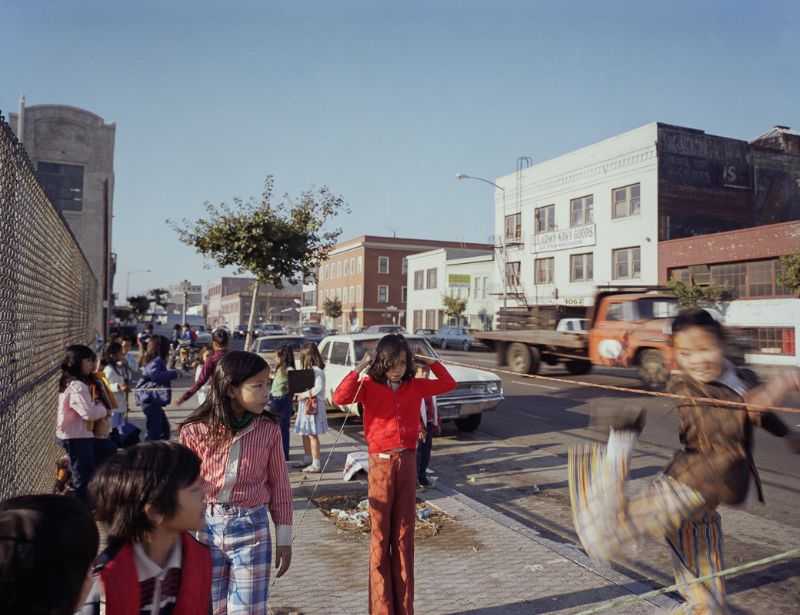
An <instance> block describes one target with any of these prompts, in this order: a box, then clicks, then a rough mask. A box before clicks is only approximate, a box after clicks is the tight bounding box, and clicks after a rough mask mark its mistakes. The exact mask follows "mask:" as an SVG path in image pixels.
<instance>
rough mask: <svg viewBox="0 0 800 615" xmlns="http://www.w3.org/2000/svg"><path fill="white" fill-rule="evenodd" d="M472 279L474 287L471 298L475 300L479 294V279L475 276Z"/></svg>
mask: <svg viewBox="0 0 800 615" xmlns="http://www.w3.org/2000/svg"><path fill="white" fill-rule="evenodd" d="M473 279H474V280H475V286H474V287H473V288H472V298H473V299H477V298H478V293H479V292H480V285H481V279H480V278H479V277H478V276H475V277H474V278H473Z"/></svg>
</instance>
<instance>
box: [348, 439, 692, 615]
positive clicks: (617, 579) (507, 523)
mask: <svg viewBox="0 0 800 615" xmlns="http://www.w3.org/2000/svg"><path fill="white" fill-rule="evenodd" d="M339 442H340V443H341V442H346V443H349V444H355V445H359V446H363V445H365V442H364V441H363V440H361V439H356V438H354V437H352V436H350V435H348V434H346V433H344V432H342V434H341V436H340V437H339ZM432 488H433V489H435V490H437V491H439V492H440V493H441V494H442V495H445V496H447V497H450V498H453V499H454V500H457V501H458V502H460V503H461V504H464V505H465V506H467V507H469V508H471V509H472V510H474V511H475V512H477V513H480V514H481V515H483V516H485V517H487V518H488V519H491V520H492V521H494V522H495V523H498V524H499V525H502V526H503V527H505V528H507V529H509V530H512V531H514V532H516V533H517V534H520V535H522V536H524V537H525V538H527V539H528V540H532V541H533V542H535V543H537V544H539V545H541V546H543V547H545V548H547V549H549V550H550V551H553V552H554V553H556V554H558V555H560V556H561V557H564V558H566V559H568V560H569V561H571V562H573V563H574V564H577V565H578V566H581V567H582V568H585V569H587V570H589V571H590V572H592V573H594V574H596V575H597V576H599V577H602V578H603V579H606V580H607V581H609V582H611V583H613V584H614V585H617V586H619V587H622V588H624V589H625V590H627V591H629V592H630V593H631V594H643V593H645V592H649V591H652V590H653V587H650V586H648V585H646V584H645V583H643V582H641V581H637V580H636V579H633V578H631V577H629V576H628V575H626V574H623V573H621V572H618V571H617V570H614V569H613V568H612V567H611V566H607V565H605V564H599V563H597V562H594V561H592V560H591V559H590V558H589V556H588V555H586V553H584V552H583V550H581V548H580V547H578V546H577V545H576V544H574V543H571V542H558V541H555V540H551V539H549V538H545V537H544V536H542V535H541V534H540V533H539V532H538V531H537V530H536V529H534V528H532V527H528V526H527V525H525V524H523V523H521V522H519V521H517V520H516V519H513V518H511V517H509V516H508V515H505V514H503V513H501V512H499V511H497V510H495V509H494V508H491V507H490V506H487V505H486V504H482V503H481V502H479V501H478V500H475V499H474V498H471V497H469V496H468V495H466V494H464V493H461V492H460V491H457V490H456V489H453V488H452V487H450V486H448V485H445V484H444V483H442V482H441V481H439V480H437V481H436V485H434V486H433V487H432ZM417 497H419V498H420V499H421V500H424V501H426V502H428V503H430V504H432V505H433V506H436V507H437V508H441V507H440V506H439V505H438V504H437V503H436V502H435V501H433V500H432V499H431V498H430V497H428V496H426V492H425V491H422V492H418V494H417ZM642 602H646V603H648V604H651V605H652V606H655V607H657V608H660V609H672V608H675V607H676V606H678V605H679V604H681V603H680V602H678V601H677V600H673V599H672V598H669V597H668V596H666V595H663V594H662V595H659V596H654V597H652V598H648V599H646V600H642Z"/></svg>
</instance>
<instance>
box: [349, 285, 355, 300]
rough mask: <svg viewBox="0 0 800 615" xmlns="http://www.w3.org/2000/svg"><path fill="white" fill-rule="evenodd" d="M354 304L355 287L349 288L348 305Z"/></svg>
mask: <svg viewBox="0 0 800 615" xmlns="http://www.w3.org/2000/svg"><path fill="white" fill-rule="evenodd" d="M355 302H356V288H355V286H351V287H350V303H355Z"/></svg>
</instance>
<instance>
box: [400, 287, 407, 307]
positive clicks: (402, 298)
mask: <svg viewBox="0 0 800 615" xmlns="http://www.w3.org/2000/svg"><path fill="white" fill-rule="evenodd" d="M400 302H401V303H408V286H402V287H401V288H400Z"/></svg>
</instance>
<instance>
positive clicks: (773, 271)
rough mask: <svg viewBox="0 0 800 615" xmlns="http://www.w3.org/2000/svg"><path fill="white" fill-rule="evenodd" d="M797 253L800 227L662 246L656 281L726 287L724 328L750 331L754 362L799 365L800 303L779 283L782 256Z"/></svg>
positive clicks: (763, 229)
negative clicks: (727, 297)
mask: <svg viewBox="0 0 800 615" xmlns="http://www.w3.org/2000/svg"><path fill="white" fill-rule="evenodd" d="M797 250H800V222H784V223H781V224H770V225H764V226H758V227H755V228H749V229H742V230H736V231H729V232H725V233H714V234H711V235H702V236H699V237H687V238H683V239H673V240H669V241H662V242H660V243H659V246H658V253H659V258H658V262H659V280H660V281H661V282H662V283H663V282H666V281H668V280H671V279H675V280H681V281H683V282H686V283H689V282H694V283H695V284H713V285H716V286H722V287H727V288H729V289H730V290H731V292H732V293H733V300H731V301H725V302H722V303H720V305H719V309H720V312H721V313H722V315H723V317H724V319H725V322H726V324H728V325H732V326H738V327H744V328H746V329H748V330H749V331H750V334H751V338H752V342H753V352H752V354H751V355H750V356H748V357H747V358H748V361H749V362H752V363H769V364H784V365H798V366H800V354H798V346H797V341H798V339H800V298H799V297H798V296H797V294H796V293H793V292H792V289H790V288H786V287H785V286H782V285H781V284H780V282H779V281H778V273H779V271H780V257H781V256H786V255H789V254H792V253H793V252H796V251H797Z"/></svg>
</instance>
